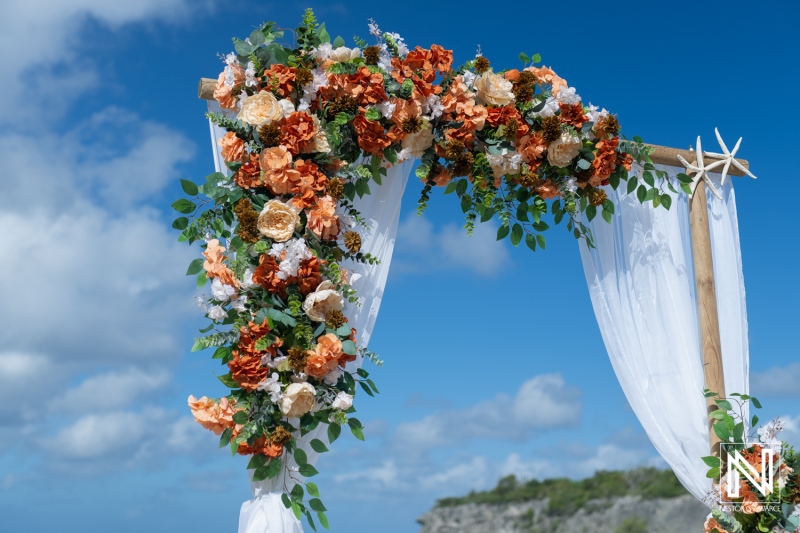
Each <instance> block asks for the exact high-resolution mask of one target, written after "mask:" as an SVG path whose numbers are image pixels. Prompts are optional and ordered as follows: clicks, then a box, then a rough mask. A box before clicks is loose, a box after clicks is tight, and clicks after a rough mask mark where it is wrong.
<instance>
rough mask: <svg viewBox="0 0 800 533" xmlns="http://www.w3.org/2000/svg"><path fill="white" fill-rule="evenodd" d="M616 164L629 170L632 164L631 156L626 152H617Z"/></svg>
mask: <svg viewBox="0 0 800 533" xmlns="http://www.w3.org/2000/svg"><path fill="white" fill-rule="evenodd" d="M617 165H622V166H623V167H625V170H627V171H628V172H630V171H631V167H632V166H633V156H632V155H631V154H629V153H627V152H619V153H618V154H617Z"/></svg>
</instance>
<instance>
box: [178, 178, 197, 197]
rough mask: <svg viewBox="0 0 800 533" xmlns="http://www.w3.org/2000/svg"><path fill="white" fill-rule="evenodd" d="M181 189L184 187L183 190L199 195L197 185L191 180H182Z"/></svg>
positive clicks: (189, 193)
mask: <svg viewBox="0 0 800 533" xmlns="http://www.w3.org/2000/svg"><path fill="white" fill-rule="evenodd" d="M181 189H183V192H185V193H186V194H188V195H189V196H197V193H198V192H199V191H198V190H197V185H195V184H194V182H191V181H189V180H181Z"/></svg>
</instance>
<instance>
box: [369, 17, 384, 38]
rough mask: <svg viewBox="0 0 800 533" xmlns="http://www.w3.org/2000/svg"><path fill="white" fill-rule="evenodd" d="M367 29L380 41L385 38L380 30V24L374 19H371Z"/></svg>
mask: <svg viewBox="0 0 800 533" xmlns="http://www.w3.org/2000/svg"><path fill="white" fill-rule="evenodd" d="M367 27H368V28H369V33H370V35H374V36H375V37H377V38H378V39H380V38H381V37H383V34H382V33H381V30H380V28H378V23H377V22H375V21H374V20H373V19H369V24H367Z"/></svg>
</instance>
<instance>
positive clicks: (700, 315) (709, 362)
mask: <svg viewBox="0 0 800 533" xmlns="http://www.w3.org/2000/svg"><path fill="white" fill-rule="evenodd" d="M689 224H690V226H691V231H692V255H693V257H694V286H695V290H696V293H697V319H698V323H699V327H700V347H701V350H702V354H703V376H704V384H705V388H706V389H710V390H712V391H714V392H716V393H718V394H719V395H720V396H723V397H724V396H725V375H724V373H723V367H722V342H721V340H720V334H719V314H718V313H717V289H716V285H715V283H714V263H713V258H712V257H711V255H712V254H711V231H710V229H709V226H708V205H707V202H706V184H705V182H704V181H703V180H700V182H699V183H698V184H697V189H695V192H694V194H693V195H692V198H691V199H690V200H689ZM706 407H707V409H708V413H711V412H712V411H715V410H716V409H718V407H717V406H716V404H715V402H714V399H713V398H708V399H707V400H706ZM708 439H709V446H710V448H711V453H712V455H716V456H717V457H719V456H720V455H719V453H720V452H719V443H720V439H719V437H717V434H716V433H714V430H713V429H712V424H711V420H709V422H708Z"/></svg>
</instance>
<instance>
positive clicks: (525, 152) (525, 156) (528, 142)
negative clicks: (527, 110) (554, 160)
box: [517, 132, 547, 170]
mask: <svg viewBox="0 0 800 533" xmlns="http://www.w3.org/2000/svg"><path fill="white" fill-rule="evenodd" d="M546 150H547V143H546V142H545V140H544V139H543V138H542V136H541V135H540V134H539V133H538V132H536V133H533V134H531V135H526V136H524V137H522V138H521V139H520V140H519V142H518V143H517V152H518V153H519V154H520V155H521V156H522V160H523V161H525V162H526V163H528V166H529V167H531V169H532V170H536V169H537V168H538V167H539V161H540V160H541V159H543V158H544V153H545V151H546ZM534 165H535V166H534Z"/></svg>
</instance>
